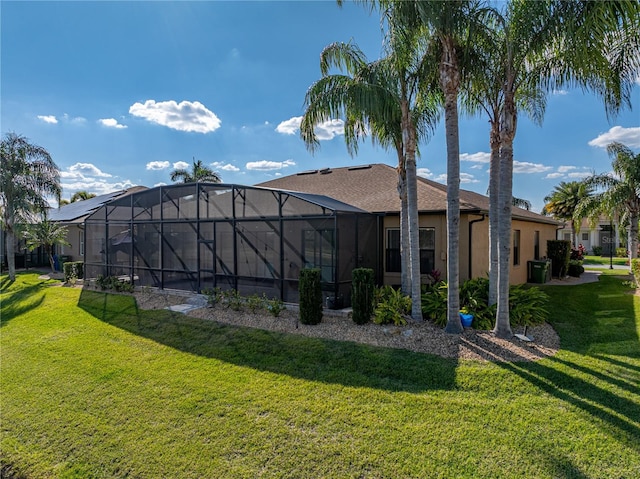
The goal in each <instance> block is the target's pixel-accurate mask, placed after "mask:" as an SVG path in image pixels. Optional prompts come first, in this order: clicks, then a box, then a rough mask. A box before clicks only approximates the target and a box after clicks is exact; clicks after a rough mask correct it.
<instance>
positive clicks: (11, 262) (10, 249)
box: [5, 225, 16, 281]
mask: <svg viewBox="0 0 640 479" xmlns="http://www.w3.org/2000/svg"><path fill="white" fill-rule="evenodd" d="M5 242H6V248H7V267H8V269H9V280H11V281H15V280H16V238H15V234H14V232H13V228H12V226H10V225H7V236H6V237H5Z"/></svg>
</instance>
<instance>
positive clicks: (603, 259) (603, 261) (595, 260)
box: [582, 256, 627, 266]
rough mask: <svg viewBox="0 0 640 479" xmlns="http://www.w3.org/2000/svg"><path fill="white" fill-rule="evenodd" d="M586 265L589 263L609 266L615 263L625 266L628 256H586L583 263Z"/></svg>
mask: <svg viewBox="0 0 640 479" xmlns="http://www.w3.org/2000/svg"><path fill="white" fill-rule="evenodd" d="M582 264H584V265H585V266H587V265H602V266H609V265H610V264H614V265H617V266H625V265H626V264H627V258H618V257H616V256H614V257H613V258H609V257H608V256H585V257H584V261H583V263H582Z"/></svg>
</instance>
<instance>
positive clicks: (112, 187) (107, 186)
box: [61, 178, 135, 196]
mask: <svg viewBox="0 0 640 479" xmlns="http://www.w3.org/2000/svg"><path fill="white" fill-rule="evenodd" d="M61 186H62V188H63V190H64V192H65V195H67V194H68V195H70V196H71V195H73V194H74V193H75V192H76V191H89V192H91V193H95V194H96V195H104V194H107V193H111V192H113V191H119V190H124V189H127V188H131V187H132V186H135V184H134V183H132V182H131V181H130V180H122V181H116V182H113V183H108V182H106V181H104V180H96V179H93V180H89V179H86V178H85V179H82V180H80V181H74V182H69V183H65V182H61Z"/></svg>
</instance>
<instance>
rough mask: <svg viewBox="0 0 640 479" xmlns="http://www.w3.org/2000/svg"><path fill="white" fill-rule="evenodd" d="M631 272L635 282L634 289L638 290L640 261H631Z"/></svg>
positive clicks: (634, 259)
mask: <svg viewBox="0 0 640 479" xmlns="http://www.w3.org/2000/svg"><path fill="white" fill-rule="evenodd" d="M631 272H632V273H633V278H634V279H635V281H636V288H640V259H638V258H633V259H632V260H631Z"/></svg>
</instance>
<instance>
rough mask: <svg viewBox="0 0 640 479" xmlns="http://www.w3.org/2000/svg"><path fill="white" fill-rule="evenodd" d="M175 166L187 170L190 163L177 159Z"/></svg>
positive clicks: (177, 168)
mask: <svg viewBox="0 0 640 479" xmlns="http://www.w3.org/2000/svg"><path fill="white" fill-rule="evenodd" d="M173 167H174V168H175V169H176V170H186V169H187V168H189V163H187V162H186V161H176V162H175V163H174V164H173Z"/></svg>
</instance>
